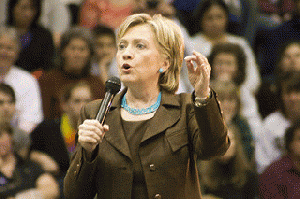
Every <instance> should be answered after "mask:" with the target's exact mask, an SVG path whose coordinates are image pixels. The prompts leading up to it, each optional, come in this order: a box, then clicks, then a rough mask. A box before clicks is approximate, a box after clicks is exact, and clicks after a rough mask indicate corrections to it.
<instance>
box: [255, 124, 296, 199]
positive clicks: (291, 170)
mask: <svg viewBox="0 0 300 199" xmlns="http://www.w3.org/2000/svg"><path fill="white" fill-rule="evenodd" d="M298 121H299V120H298ZM285 148H286V152H287V154H286V155H285V156H283V157H282V158H281V159H279V160H277V161H275V162H273V163H272V164H271V165H270V166H269V167H268V168H267V169H266V170H265V171H264V172H263V173H262V174H261V175H260V178H259V195H260V198H276V199H277V198H300V189H299V188H300V122H297V123H295V124H294V125H293V126H291V127H289V128H288V129H287V130H286V132H285Z"/></svg>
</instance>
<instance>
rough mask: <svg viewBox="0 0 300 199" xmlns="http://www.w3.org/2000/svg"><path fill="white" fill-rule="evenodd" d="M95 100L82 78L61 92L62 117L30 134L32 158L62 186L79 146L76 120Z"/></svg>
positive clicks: (43, 124)
mask: <svg viewBox="0 0 300 199" xmlns="http://www.w3.org/2000/svg"><path fill="white" fill-rule="evenodd" d="M91 99H93V96H92V90H91V86H90V85H89V84H88V83H87V82H85V81H80V82H76V83H74V84H70V85H68V86H67V87H65V88H64V90H63V91H62V93H61V107H62V116H61V117H60V118H58V119H52V120H44V121H43V122H42V123H41V124H39V125H38V126H37V128H35V129H34V130H33V131H32V133H31V135H30V138H31V147H30V158H31V160H34V161H35V162H38V163H39V164H40V165H41V166H42V168H43V169H44V170H45V171H47V172H50V173H52V174H54V176H55V177H56V179H57V180H58V182H59V185H60V191H61V196H63V193H62V190H63V189H62V187H63V178H64V177H65V175H66V173H67V170H68V168H69V166H70V157H71V156H72V155H73V153H74V151H75V146H76V131H77V122H78V120H79V117H80V109H81V108H82V106H83V105H85V104H87V103H88V102H89V101H91Z"/></svg>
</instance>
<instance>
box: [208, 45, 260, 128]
mask: <svg viewBox="0 0 300 199" xmlns="http://www.w3.org/2000/svg"><path fill="white" fill-rule="evenodd" d="M208 59H209V62H210V63H211V80H212V82H214V81H218V80H220V81H224V82H226V81H229V82H233V83H234V84H236V85H237V87H238V92H239V98H240V110H239V111H240V112H239V114H241V116H243V117H244V118H245V119H246V120H247V122H248V123H249V125H250V127H251V131H252V132H253V133H254V131H260V128H259V126H261V116H260V114H259V109H258V105H257V102H256V99H255V93H253V92H252V91H251V89H249V88H248V87H247V85H245V79H246V68H247V66H246V64H247V62H246V60H247V57H246V54H245V53H244V50H243V48H242V47H241V46H240V45H238V44H236V43H228V42H225V43H223V42H221V43H218V44H215V45H214V46H213V47H212V50H211V53H210V56H209V57H208Z"/></svg>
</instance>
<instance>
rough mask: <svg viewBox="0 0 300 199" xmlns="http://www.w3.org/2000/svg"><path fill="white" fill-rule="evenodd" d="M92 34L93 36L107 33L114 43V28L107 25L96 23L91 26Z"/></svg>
mask: <svg viewBox="0 0 300 199" xmlns="http://www.w3.org/2000/svg"><path fill="white" fill-rule="evenodd" d="M93 34H94V37H99V36H103V35H108V36H110V37H112V38H114V43H116V34H115V32H114V30H113V29H112V28H109V27H107V26H103V25H97V26H96V27H95V28H93Z"/></svg>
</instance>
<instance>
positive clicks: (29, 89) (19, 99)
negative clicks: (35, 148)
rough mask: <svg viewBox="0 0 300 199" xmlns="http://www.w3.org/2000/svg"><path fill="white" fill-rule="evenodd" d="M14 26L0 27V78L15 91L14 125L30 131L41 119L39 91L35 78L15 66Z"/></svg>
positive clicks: (16, 38) (16, 51) (16, 41)
mask: <svg viewBox="0 0 300 199" xmlns="http://www.w3.org/2000/svg"><path fill="white" fill-rule="evenodd" d="M17 35H18V33H17V31H16V29H15V28H7V27H0V79H1V81H2V82H4V83H6V84H8V85H10V86H11V87H13V89H14V91H15V93H16V114H15V118H14V122H13V123H14V125H16V126H18V127H19V128H21V129H22V130H24V131H26V132H27V133H30V132H31V130H32V129H33V128H34V127H35V126H36V125H37V124H39V123H40V122H41V121H42V120H43V112H42V101H41V96H40V95H41V93H40V88H39V85H38V82H37V80H36V79H35V78H34V77H33V76H32V75H31V74H30V73H29V72H27V71H24V70H22V69H20V68H19V67H17V66H15V65H14V64H15V61H16V59H17V57H18V53H19V47H20V45H19V38H18V36H17Z"/></svg>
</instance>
